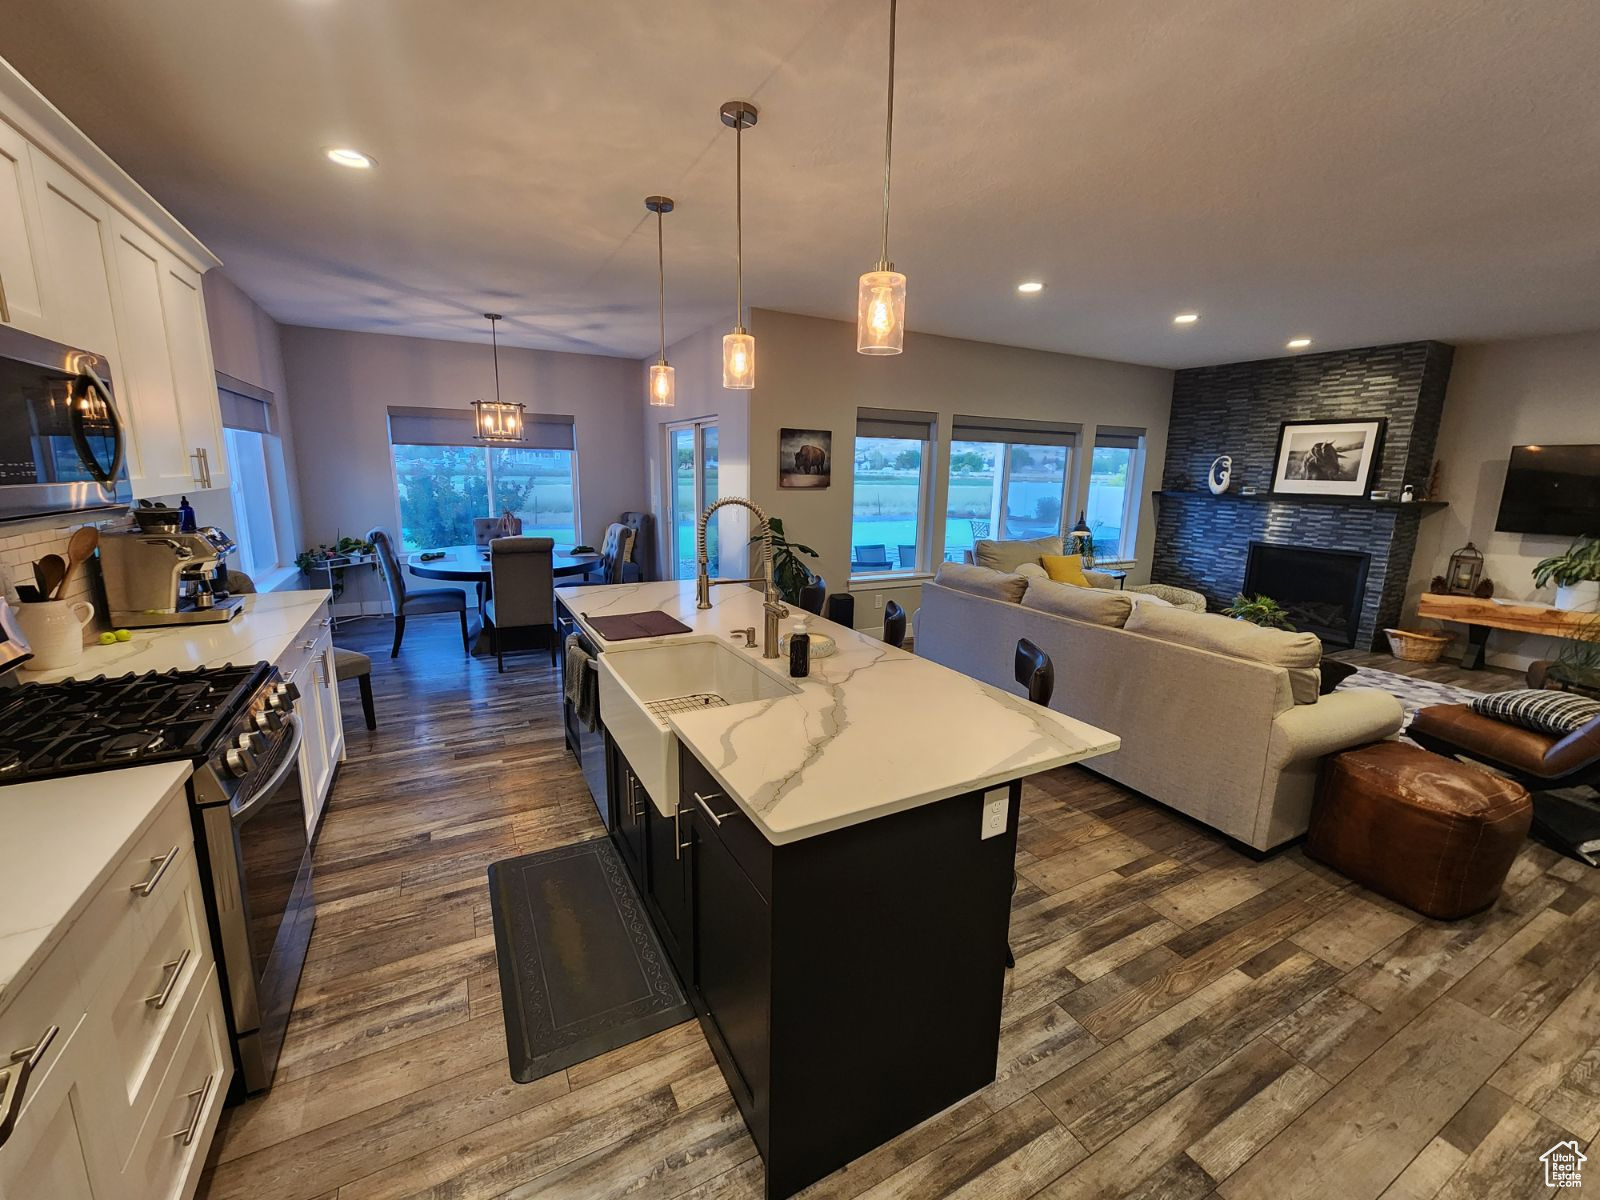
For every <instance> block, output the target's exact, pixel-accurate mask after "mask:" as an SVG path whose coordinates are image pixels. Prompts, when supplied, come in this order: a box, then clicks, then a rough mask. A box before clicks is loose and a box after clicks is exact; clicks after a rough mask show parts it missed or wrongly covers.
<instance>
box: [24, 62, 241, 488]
mask: <svg viewBox="0 0 1600 1200" xmlns="http://www.w3.org/2000/svg"><path fill="white" fill-rule="evenodd" d="M216 263H217V260H216V259H215V258H214V257H213V256H212V255H211V253H210V252H209V251H207V250H206V248H205V247H204V246H202V245H200V243H199V242H197V241H196V240H195V239H194V237H193V235H191V234H190V233H189V232H188V231H187V230H185V229H184V228H183V227H182V226H181V225H179V224H178V223H177V221H175V220H174V219H173V217H172V215H171V214H170V213H168V212H167V211H166V210H165V209H163V208H162V207H161V206H160V205H159V204H157V203H156V202H155V201H154V200H153V199H151V197H150V196H149V195H148V194H147V193H146V192H145V191H144V190H143V189H142V188H140V187H139V185H138V184H137V183H135V182H134V181H133V180H132V179H131V178H129V177H128V176H127V175H126V174H125V173H124V172H123V171H122V170H121V169H120V168H119V167H118V166H117V165H116V164H115V163H114V162H112V161H111V160H110V159H109V158H107V157H106V156H105V154H104V153H103V152H101V151H100V150H99V149H98V148H97V147H95V146H94V144H93V143H91V142H89V141H88V139H86V138H85V137H84V136H83V134H82V133H81V132H80V131H79V130H78V129H77V128H75V127H74V126H73V125H72V124H71V123H70V122H69V121H67V119H66V118H65V117H64V116H63V115H62V114H61V113H60V112H59V111H58V110H57V109H55V108H54V107H53V106H52V105H51V104H50V103H49V101H47V100H46V99H45V98H44V97H43V96H41V95H40V94H39V93H38V92H36V91H34V90H33V88H31V87H30V86H29V85H28V84H27V82H26V81H25V80H23V79H22V78H21V77H20V76H19V75H17V74H16V72H15V71H14V70H12V69H11V67H10V66H9V65H8V64H6V63H5V62H4V61H3V60H0V301H3V302H0V322H4V323H6V324H11V325H14V326H16V327H17V328H19V329H24V330H26V331H27V332H29V333H34V334H37V335H39V336H40V337H45V338H49V339H50V340H52V341H56V342H61V343H63V344H65V345H68V346H73V347H76V348H78V349H82V350H89V351H93V352H94V353H96V354H103V355H105V357H106V358H108V359H109V360H110V361H111V380H110V382H111V384H112V388H113V390H114V392H115V393H116V398H117V402H118V407H119V409H120V410H121V415H122V418H123V422H124V424H125V426H126V427H127V454H128V474H129V476H130V480H131V482H132V485H133V494H134V495H135V496H137V497H144V496H165V495H171V494H173V493H182V492H192V491H199V490H203V489H205V488H225V487H227V486H228V465H227V459H226V451H225V448H224V442H223V433H222V412H221V407H220V404H219V401H218V396H217V382H216V371H215V368H214V367H213V365H212V359H211V335H210V330H209V328H208V326H207V324H206V310H205V303H204V299H203V296H202V294H201V276H202V274H203V273H204V272H205V271H206V270H208V269H209V268H210V267H212V266H215V265H216Z"/></svg>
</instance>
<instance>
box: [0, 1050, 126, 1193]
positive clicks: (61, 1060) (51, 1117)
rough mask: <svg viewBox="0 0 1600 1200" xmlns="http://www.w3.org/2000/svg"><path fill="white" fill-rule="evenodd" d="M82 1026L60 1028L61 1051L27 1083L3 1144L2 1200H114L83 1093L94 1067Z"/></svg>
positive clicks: (108, 1169)
mask: <svg viewBox="0 0 1600 1200" xmlns="http://www.w3.org/2000/svg"><path fill="white" fill-rule="evenodd" d="M82 1034H83V1027H82V1026H81V1025H79V1026H78V1027H77V1028H76V1029H75V1030H73V1029H62V1030H61V1031H60V1032H58V1033H57V1034H56V1037H57V1038H60V1039H63V1045H62V1046H61V1048H60V1049H58V1050H54V1052H53V1053H52V1055H51V1057H50V1059H47V1060H46V1061H45V1063H42V1064H41V1070H42V1072H43V1074H42V1075H36V1076H35V1077H34V1079H33V1080H32V1081H30V1083H29V1085H28V1092H27V1094H26V1095H25V1096H24V1098H23V1108H22V1113H21V1115H20V1116H18V1117H17V1123H16V1126H15V1127H14V1128H13V1129H12V1131H11V1136H10V1137H9V1138H7V1139H6V1142H5V1145H4V1146H0V1200H34V1198H36V1197H42V1196H48V1197H50V1200H97V1198H98V1200H110V1198H111V1197H112V1196H113V1195H114V1194H115V1192H114V1188H113V1186H112V1180H114V1178H115V1176H114V1174H113V1172H114V1169H115V1168H114V1166H113V1164H112V1163H111V1162H110V1161H109V1159H110V1158H114V1157H115V1156H114V1155H108V1152H107V1148H106V1146H104V1145H97V1144H96V1138H97V1137H99V1138H104V1137H105V1135H106V1134H107V1133H108V1132H109V1131H107V1130H100V1129H96V1128H95V1125H94V1123H93V1121H92V1120H91V1119H90V1113H89V1112H88V1111H87V1110H89V1109H90V1108H91V1107H92V1106H91V1105H89V1104H86V1103H85V1100H84V1097H83V1095H82V1091H81V1083H82V1081H83V1080H86V1079H89V1078H91V1077H92V1074H93V1072H94V1070H95V1067H96V1064H95V1062H94V1056H93V1055H92V1054H91V1053H90V1048H89V1043H88V1039H87V1038H85V1037H84V1036H82Z"/></svg>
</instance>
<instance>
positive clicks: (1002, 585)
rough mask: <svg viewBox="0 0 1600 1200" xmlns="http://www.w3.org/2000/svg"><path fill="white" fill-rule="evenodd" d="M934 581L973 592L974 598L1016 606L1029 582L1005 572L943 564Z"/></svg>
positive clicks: (960, 564)
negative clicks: (1000, 601)
mask: <svg viewBox="0 0 1600 1200" xmlns="http://www.w3.org/2000/svg"><path fill="white" fill-rule="evenodd" d="M933 581H934V582H935V583H937V584H941V585H943V586H944V587H947V588H954V589H955V590H956V591H958V592H971V593H972V594H973V595H974V596H987V597H988V598H989V599H991V600H1004V601H1005V602H1006V603H1007V604H1015V603H1017V602H1018V601H1019V600H1021V599H1022V593H1023V592H1024V591H1025V590H1027V587H1028V581H1027V579H1026V578H1024V577H1023V576H1021V575H1008V574H1006V573H1005V572H1004V571H991V570H990V569H989V568H988V567H974V566H971V565H969V564H967V563H952V562H947V563H942V564H940V566H939V573H938V574H937V575H935V576H934V577H933Z"/></svg>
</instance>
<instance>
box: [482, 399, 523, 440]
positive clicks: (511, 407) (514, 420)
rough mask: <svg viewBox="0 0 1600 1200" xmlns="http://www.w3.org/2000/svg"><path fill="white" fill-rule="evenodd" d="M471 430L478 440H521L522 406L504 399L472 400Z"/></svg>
mask: <svg viewBox="0 0 1600 1200" xmlns="http://www.w3.org/2000/svg"><path fill="white" fill-rule="evenodd" d="M472 409H473V413H472V415H473V427H474V429H473V432H474V434H475V435H476V436H477V439H478V440H479V441H480V442H520V441H522V440H523V436H524V433H523V421H522V414H523V412H524V406H523V405H521V404H512V403H511V402H510V401H505V400H474V401H473V402H472Z"/></svg>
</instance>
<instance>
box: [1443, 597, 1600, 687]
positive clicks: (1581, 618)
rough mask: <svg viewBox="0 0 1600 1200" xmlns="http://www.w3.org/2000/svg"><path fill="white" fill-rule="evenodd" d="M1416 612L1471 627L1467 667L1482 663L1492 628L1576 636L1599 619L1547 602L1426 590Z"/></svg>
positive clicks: (1464, 655) (1464, 660) (1462, 659)
mask: <svg viewBox="0 0 1600 1200" xmlns="http://www.w3.org/2000/svg"><path fill="white" fill-rule="evenodd" d="M1417 615H1418V616H1419V617H1432V618H1433V619H1434V620H1436V621H1456V622H1459V623H1460V624H1462V625H1466V626H1468V632H1467V649H1466V653H1465V654H1463V655H1462V657H1461V665H1462V666H1463V667H1466V668H1468V669H1471V668H1474V667H1481V666H1482V665H1483V651H1484V647H1485V646H1486V645H1487V644H1488V641H1489V631H1490V630H1491V629H1510V630H1514V631H1515V632H1517V633H1532V634H1543V635H1544V636H1546V637H1576V636H1577V635H1578V631H1579V630H1580V629H1582V628H1583V627H1584V626H1586V625H1588V624H1589V623H1590V622H1593V621H1595V620H1596V619H1597V617H1596V614H1594V613H1592V612H1568V611H1567V610H1565V609H1560V608H1551V607H1549V606H1548V605H1544V604H1526V603H1515V604H1511V603H1501V602H1500V601H1497V600H1479V599H1478V598H1477V597H1475V596H1446V595H1441V594H1439V593H1436V592H1424V593H1423V595H1422V599H1421V601H1420V602H1419V603H1418V604H1417Z"/></svg>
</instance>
